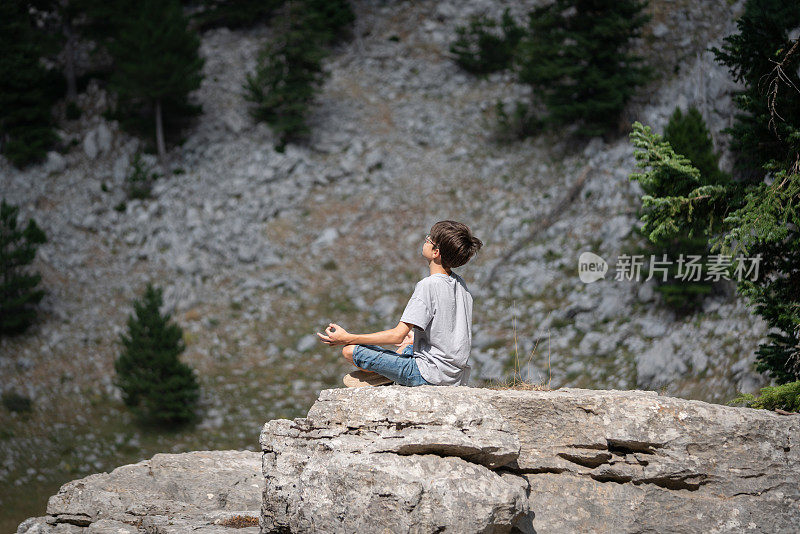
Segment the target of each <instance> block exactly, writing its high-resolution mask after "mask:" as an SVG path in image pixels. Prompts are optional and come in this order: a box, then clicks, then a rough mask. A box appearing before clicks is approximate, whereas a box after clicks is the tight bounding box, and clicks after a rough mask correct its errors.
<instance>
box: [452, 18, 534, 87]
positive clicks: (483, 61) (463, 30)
mask: <svg viewBox="0 0 800 534" xmlns="http://www.w3.org/2000/svg"><path fill="white" fill-rule="evenodd" d="M456 34H457V35H458V38H457V39H456V40H455V41H454V42H453V44H452V45H450V52H452V53H453V54H455V56H456V63H458V64H459V65H460V66H461V67H462V68H463V69H465V70H467V71H469V72H472V73H473V74H487V73H490V72H496V71H499V70H504V69H506V68H508V67H509V66H510V65H511V61H512V58H513V57H514V51H515V49H516V48H517V44H519V41H520V39H521V38H522V37H523V35H525V29H524V28H523V27H521V26H518V25H517V24H516V22H514V19H513V18H512V17H511V13H510V12H509V9H508V8H506V9H505V11H504V12H503V17H502V19H501V22H500V24H498V23H497V21H496V20H492V19H489V18H487V17H482V16H473V17H471V18H470V22H469V26H459V27H458V28H456Z"/></svg>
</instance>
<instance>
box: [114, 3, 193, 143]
mask: <svg viewBox="0 0 800 534" xmlns="http://www.w3.org/2000/svg"><path fill="white" fill-rule="evenodd" d="M135 6H136V7H135V8H126V10H125V12H126V14H127V11H128V10H131V12H130V14H128V15H127V16H126V18H125V19H124V20H122V21H121V22H120V28H119V32H118V34H116V35H115V36H114V38H113V39H112V40H111V41H110V42H109V44H108V49H109V52H110V53H111V56H112V57H113V59H114V71H113V73H112V75H111V77H110V79H109V86H110V87H111V88H112V89H113V90H114V91H116V93H117V96H118V102H117V107H116V109H115V110H114V111H113V112H112V114H111V116H112V117H113V118H115V119H119V120H120V122H121V124H122V126H124V127H126V128H128V129H130V130H133V131H135V132H136V133H138V134H140V135H145V132H150V135H152V132H154V131H155V128H154V126H155V121H156V118H155V116H154V115H155V109H156V104H157V103H160V105H161V108H162V113H163V116H164V120H165V127H166V128H168V129H169V127H172V128H177V127H178V126H179V125H180V124H181V122H180V120H181V118H187V117H191V116H194V115H197V114H198V113H200V111H201V108H200V106H196V105H193V104H191V103H189V99H188V97H189V93H190V92H191V91H193V90H195V89H197V88H199V87H200V82H201V80H202V73H201V69H202V67H203V63H204V60H203V59H202V58H201V57H200V55H199V48H200V38H199V37H198V36H197V34H196V33H195V32H193V31H190V30H189V29H188V28H187V20H186V18H185V17H184V16H183V12H182V9H181V5H180V4H179V3H178V2H177V0H169V1H166V2H164V1H161V0H141V1H140V2H137V3H136V4H135ZM171 119H172V120H171Z"/></svg>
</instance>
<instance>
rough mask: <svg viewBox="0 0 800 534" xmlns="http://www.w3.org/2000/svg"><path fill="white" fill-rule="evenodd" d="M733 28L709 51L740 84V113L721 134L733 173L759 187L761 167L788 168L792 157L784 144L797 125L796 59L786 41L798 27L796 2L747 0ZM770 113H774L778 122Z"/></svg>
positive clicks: (799, 64)
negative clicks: (734, 30)
mask: <svg viewBox="0 0 800 534" xmlns="http://www.w3.org/2000/svg"><path fill="white" fill-rule="evenodd" d="M736 25H737V28H738V30H739V33H736V34H733V35H730V36H728V37H725V39H723V42H724V43H725V44H724V45H723V46H722V49H721V50H720V49H719V48H717V47H712V48H711V49H710V50H711V51H712V52H714V54H715V56H716V60H717V62H718V63H720V64H722V65H725V66H727V67H728V68H729V71H730V73H731V76H732V77H733V79H734V80H735V81H737V82H742V83H744V84H745V89H744V90H742V91H739V92H737V93H736V94H735V96H734V102H735V103H736V105H737V107H738V108H739V110H740V111H741V113H737V114H736V117H735V119H736V120H735V122H734V124H733V126H732V127H730V128H726V129H725V130H723V131H724V132H727V133H729V134H730V135H731V145H730V147H731V149H732V151H733V152H734V153H735V154H736V167H737V169H740V170H741V171H743V174H745V176H746V177H747V178H749V179H750V180H751V181H755V182H760V181H761V178H762V177H763V173H762V172H761V167H762V166H763V164H764V163H766V162H767V161H769V160H776V161H781V162H784V163H788V162H790V161H793V160H794V157H795V155H796V151H794V150H793V148H792V147H791V146H790V144H788V143H787V139H789V137H790V136H791V135H792V132H793V131H795V127H796V126H797V125H798V124H800V122H798V118H800V98H798V94H797V88H800V75H798V69H800V54H798V53H796V52H795V53H793V54H789V53H788V51H789V50H790V49H791V48H792V47H793V46H795V45H796V44H797V39H795V40H794V41H790V40H789V38H788V36H789V31H790V30H793V29H794V28H796V27H798V26H800V2H786V1H785V0H748V1H747V3H746V4H745V10H744V14H743V15H742V16H741V18H739V20H737V22H736ZM777 68H779V69H780V75H779V73H778V71H776V69H777ZM771 109H772V110H780V111H779V114H780V117H776V116H773V114H772V113H771V111H770V110H771Z"/></svg>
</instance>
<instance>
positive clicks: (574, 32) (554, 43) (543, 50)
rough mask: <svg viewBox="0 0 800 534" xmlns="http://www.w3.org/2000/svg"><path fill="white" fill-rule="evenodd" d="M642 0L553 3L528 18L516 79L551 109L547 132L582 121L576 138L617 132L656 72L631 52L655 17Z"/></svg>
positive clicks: (556, 1) (540, 8)
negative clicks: (621, 116)
mask: <svg viewBox="0 0 800 534" xmlns="http://www.w3.org/2000/svg"><path fill="white" fill-rule="evenodd" d="M646 6H647V2H646V1H645V2H640V1H638V0H555V2H554V3H552V4H548V5H546V6H540V7H537V8H534V9H533V10H532V11H531V12H530V13H529V24H528V32H527V34H526V36H525V37H524V38H523V39H522V40H521V41H520V43H519V45H518V46H517V54H516V57H515V61H514V64H515V65H516V66H517V71H518V76H519V80H520V82H522V83H527V84H529V85H531V87H532V88H533V90H534V95H535V97H536V98H539V99H541V101H542V102H543V103H544V105H545V106H546V108H547V114H546V116H545V117H543V118H542V121H543V123H544V125H545V126H557V125H562V124H570V123H577V125H578V128H577V130H576V134H577V135H585V136H596V135H602V134H604V133H607V132H608V131H609V130H610V129H613V128H614V127H615V126H616V125H617V124H618V120H619V114H620V112H621V111H622V109H623V108H624V106H625V104H626V103H627V102H628V100H629V99H630V97H631V96H632V95H633V94H634V92H635V91H636V89H637V87H638V86H640V85H642V84H644V83H646V82H647V81H649V79H650V77H651V76H652V68H651V67H649V66H646V65H643V64H641V60H642V58H641V57H639V56H635V55H633V54H631V53H630V52H629V51H628V48H629V46H630V43H631V41H632V40H633V39H635V38H637V37H639V36H640V35H641V30H642V27H643V26H644V24H645V23H646V22H647V21H648V20H649V19H650V15H648V14H646V13H644V12H643V10H644V8H645V7H646Z"/></svg>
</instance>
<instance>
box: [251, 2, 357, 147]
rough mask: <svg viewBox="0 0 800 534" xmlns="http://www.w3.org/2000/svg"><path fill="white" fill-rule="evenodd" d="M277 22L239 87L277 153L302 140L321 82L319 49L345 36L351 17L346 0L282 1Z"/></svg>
mask: <svg viewBox="0 0 800 534" xmlns="http://www.w3.org/2000/svg"><path fill="white" fill-rule="evenodd" d="M279 19H280V20H282V22H283V24H282V26H281V27H279V28H276V32H275V36H274V37H273V38H272V39H271V40H270V41H268V42H267V43H266V44H265V45H264V47H263V48H262V50H261V51H260V52H259V55H258V65H257V67H256V70H255V72H254V73H249V74H248V75H247V82H246V83H245V85H244V88H245V90H246V91H247V94H246V96H245V98H246V99H247V100H248V101H249V102H252V103H253V104H254V106H253V108H252V109H251V114H252V116H253V118H255V119H256V120H258V121H264V122H266V123H268V124H269V125H270V126H271V127H272V129H273V131H274V132H275V133H276V134H277V136H278V139H279V141H278V144H277V146H276V148H277V149H278V150H281V151H282V150H283V149H284V147H285V146H286V143H287V142H289V141H292V140H299V139H302V138H304V137H306V136H307V135H308V133H309V128H308V126H307V124H306V122H305V120H306V115H307V114H308V109H309V106H310V105H311V102H312V101H313V99H314V95H315V93H316V90H317V89H318V87H319V85H320V84H321V83H322V80H323V76H324V73H323V72H322V60H323V59H324V58H325V57H326V56H327V54H328V52H327V49H326V48H325V47H326V46H329V45H331V44H333V43H335V42H336V41H337V40H339V39H341V38H342V37H343V36H344V35H345V33H346V29H347V28H348V25H349V24H350V23H352V21H353V20H354V15H353V12H352V10H351V8H350V4H349V3H348V2H346V1H341V0H338V1H335V2H330V1H324V0H302V1H291V2H287V3H286V4H285V5H284V8H283V13H282V16H281V17H279Z"/></svg>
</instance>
